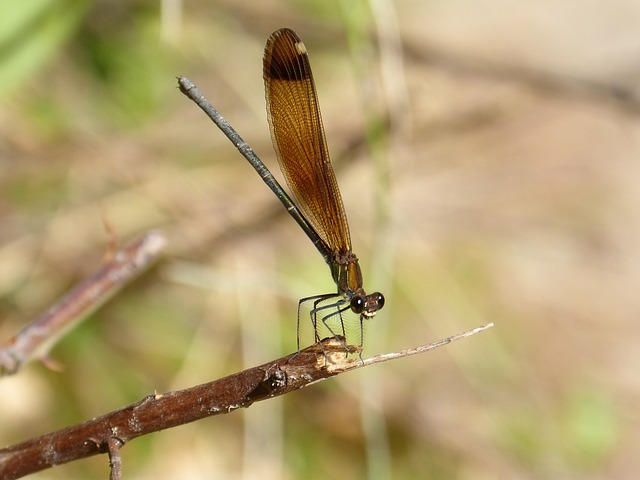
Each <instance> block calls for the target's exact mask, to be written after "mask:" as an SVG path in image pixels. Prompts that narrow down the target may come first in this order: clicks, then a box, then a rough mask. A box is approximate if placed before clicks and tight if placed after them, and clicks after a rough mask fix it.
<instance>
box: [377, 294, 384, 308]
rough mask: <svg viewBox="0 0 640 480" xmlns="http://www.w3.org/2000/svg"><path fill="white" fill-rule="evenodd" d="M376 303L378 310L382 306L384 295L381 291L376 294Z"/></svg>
mask: <svg viewBox="0 0 640 480" xmlns="http://www.w3.org/2000/svg"><path fill="white" fill-rule="evenodd" d="M376 303H377V304H378V310H380V309H381V308H382V307H384V295H382V294H381V293H377V294H376Z"/></svg>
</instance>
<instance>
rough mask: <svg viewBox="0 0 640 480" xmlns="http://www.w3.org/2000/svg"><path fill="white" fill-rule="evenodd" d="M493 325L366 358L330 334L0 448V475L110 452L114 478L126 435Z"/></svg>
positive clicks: (213, 412)
mask: <svg viewBox="0 0 640 480" xmlns="http://www.w3.org/2000/svg"><path fill="white" fill-rule="evenodd" d="M492 326H493V324H492V323H490V324H488V325H484V326H481V327H477V328H475V329H473V330H469V331H467V332H464V333H461V334H458V335H454V336H452V337H449V338H446V339H443V340H440V341H438V342H434V343H431V344H429V345H423V346H420V347H417V348H413V349H409V350H404V351H402V352H395V353H387V354H382V355H377V356H374V357H371V358H366V359H364V360H359V359H354V358H349V357H348V356H347V354H346V352H345V350H344V347H343V345H342V341H341V340H337V339H335V338H329V339H325V340H323V341H322V343H321V344H316V345H313V346H311V347H307V348H305V349H304V350H302V351H301V352H300V353H299V354H298V353H294V354H291V355H288V356H286V357H283V358H279V359H277V360H272V361H270V362H268V363H265V364H264V365H260V366H258V367H253V368H249V369H247V370H244V371H242V372H238V373H235V374H232V375H229V376H228V377H225V378H222V379H219V380H215V381H213V382H211V383H206V384H204V385H198V386H196V387H192V388H187V389H185V390H179V391H176V392H169V393H165V394H164V395H158V394H154V395H149V396H147V397H146V398H144V399H143V400H141V401H139V402H137V403H134V404H132V405H129V406H127V407H124V408H122V409H120V410H116V411H114V412H111V413H108V414H106V415H103V416H101V417H98V418H94V419H92V420H89V421H87V422H84V423H82V424H79V425H74V426H71V427H68V428H65V429H62V430H58V431H56V432H52V433H49V434H47V435H43V436H42V437H39V438H34V439H32V440H28V441H26V442H24V443H21V444H18V445H13V446H10V447H7V448H4V449H0V478H2V479H4V480H11V479H15V478H20V477H22V476H24V475H27V474H30V473H34V472H37V471H40V470H44V469H46V468H49V467H53V466H55V465H61V464H63V463H67V462H71V461H74V460H78V459H80V458H85V457H89V456H92V455H96V454H98V453H105V452H111V453H110V454H111V463H112V465H113V467H112V468H113V469H114V470H115V469H118V471H116V472H114V471H113V470H112V478H118V477H117V476H114V475H119V474H121V467H122V466H121V464H120V459H119V449H120V447H122V446H123V445H125V444H126V443H127V442H129V441H130V440H132V439H134V438H136V437H140V436H142V435H147V434H149V433H152V432H157V431H159V430H165V429H168V428H171V427H175V426H178V425H184V424H186V423H190V422H193V421H196V420H200V419H202V418H205V417H210V416H213V415H220V414H225V413H230V412H232V411H233V410H236V409H238V408H246V407H249V406H250V405H251V404H252V403H254V402H258V401H261V400H266V399H269V398H274V397H277V396H280V395H283V394H286V393H289V392H292V391H294V390H298V389H300V388H302V387H305V386H307V385H311V384H313V383H315V382H319V381H322V380H325V379H327V378H330V377H333V376H335V375H339V374H341V373H344V372H347V371H350V370H354V369H356V368H361V367H364V366H368V365H373V364H374V363H381V362H386V361H388V360H394V359H398V358H402V357H407V356H410V355H416V354H418V353H424V352H427V351H429V350H433V349H435V348H438V347H441V346H443V345H446V344H448V343H451V342H454V341H456V340H460V339H462V338H465V337H469V336H471V335H475V334H476V333H479V332H481V331H483V330H486V329H487V328H490V327H492ZM349 348H350V349H354V350H356V351H358V350H360V348H359V347H356V346H354V345H350V346H349Z"/></svg>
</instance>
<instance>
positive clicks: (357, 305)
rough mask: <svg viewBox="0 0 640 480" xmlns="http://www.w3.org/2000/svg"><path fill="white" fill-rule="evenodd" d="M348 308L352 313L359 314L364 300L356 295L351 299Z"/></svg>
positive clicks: (362, 308)
mask: <svg viewBox="0 0 640 480" xmlns="http://www.w3.org/2000/svg"><path fill="white" fill-rule="evenodd" d="M349 306H350V307H351V310H353V312H354V313H357V314H360V313H362V311H363V310H364V299H363V298H362V297H361V296H360V295H357V296H355V297H353V298H352V299H351V302H350V304H349Z"/></svg>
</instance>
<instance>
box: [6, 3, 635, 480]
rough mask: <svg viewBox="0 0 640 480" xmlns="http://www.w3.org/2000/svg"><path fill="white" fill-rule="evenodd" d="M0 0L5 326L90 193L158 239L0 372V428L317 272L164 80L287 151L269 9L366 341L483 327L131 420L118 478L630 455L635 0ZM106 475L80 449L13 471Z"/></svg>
mask: <svg viewBox="0 0 640 480" xmlns="http://www.w3.org/2000/svg"><path fill="white" fill-rule="evenodd" d="M8 3H9V2H5V5H4V6H2V7H0V11H2V12H1V14H0V18H2V19H4V20H1V21H0V23H2V24H3V25H4V28H0V32H4V33H2V34H0V45H2V48H0V85H2V89H1V91H0V102H1V103H0V105H1V108H0V188H1V192H2V194H1V195H0V215H1V217H0V218H1V223H0V310H1V317H0V339H6V338H8V337H10V336H11V335H12V334H13V333H15V332H16V331H17V330H18V329H20V328H21V327H22V326H23V325H24V324H25V323H26V322H28V321H29V320H30V319H32V318H34V317H35V316H36V315H37V314H38V313H39V312H41V311H42V310H44V309H46V308H47V307H48V306H49V305H50V304H51V303H53V302H54V301H55V299H56V298H57V297H58V296H60V295H61V294H63V293H64V292H65V291H67V290H68V289H69V288H71V287H72V286H73V285H74V284H75V283H77V282H78V281H80V280H81V279H82V278H84V277H85V276H86V275H88V274H89V273H90V272H92V271H93V270H95V269H96V268H97V267H98V265H99V264H100V262H101V260H102V258H103V257H104V253H105V248H106V243H107V241H108V238H107V234H106V232H105V227H104V220H103V219H105V218H106V219H107V221H108V223H109V224H110V225H111V226H112V227H113V229H114V230H115V231H116V232H117V234H118V236H119V238H120V241H121V242H126V241H127V240H129V239H131V238H133V237H135V236H136V235H138V234H140V233H141V232H144V231H145V230H147V229H150V228H160V229H162V230H163V231H164V232H165V233H166V235H167V236H168V238H169V246H168V249H167V252H166V254H165V256H164V257H163V259H162V260H161V261H160V262H159V263H158V265H157V266H156V267H155V268H154V269H152V270H151V271H149V272H147V273H146V274H145V275H144V276H143V277H142V278H140V279H139V280H137V281H136V282H135V283H134V284H132V285H130V286H129V287H128V288H127V289H126V290H125V291H123V292H122V293H121V294H120V295H118V296H117V297H115V298H114V299H112V300H111V301H110V302H109V303H108V304H107V305H106V306H105V307H103V308H102V309H101V310H99V311H98V312H96V313H95V314H93V315H92V316H91V317H90V318H89V319H88V320H87V321H86V322H84V323H83V324H82V325H81V326H80V327H79V328H77V329H76V330H75V331H73V332H72V333H71V334H70V335H69V336H68V337H67V338H65V339H64V340H63V341H62V342H61V343H60V344H59V345H58V346H57V347H56V348H55V349H54V351H53V352H52V353H53V357H54V358H55V359H56V360H57V361H59V362H61V363H62V364H64V366H65V370H64V371H63V372H62V373H57V372H53V371H50V370H47V369H46V368H45V367H44V366H42V365H40V364H31V365H29V366H27V367H26V368H25V369H24V370H23V371H21V372H20V373H19V374H18V375H16V376H14V377H11V378H3V379H0V399H1V402H0V405H1V407H0V444H2V445H8V444H13V443H18V442H21V441H23V440H26V439H28V438H30V437H33V436H37V435H40V434H43V433H46V432H48V431H51V430H55V429H58V428H62V427H65V426H68V425H71V424H74V423H78V422H81V421H82V420H85V419H88V418H91V417H94V416H97V415H100V414H103V413H105V412H108V411H111V410H114V409H117V408H119V407H121V406H124V405H127V404H129V403H133V402H135V401H137V400H139V399H141V398H142V397H143V396H145V395H147V394H149V393H152V392H153V391H154V390H156V391H158V392H164V391H167V390H170V389H178V388H185V387H188V386H192V385H195V384H198V383H204V382H206V381H209V380H212V379H215V378H218V377H221V376H224V375H226V374H229V373H232V372H234V371H237V370H238V369H241V368H243V367H245V366H250V365H255V364H259V363H263V362H265V361H268V360H270V359H272V358H276V357H278V356H281V355H284V354H286V353H289V352H292V351H293V350H294V349H295V341H296V334H295V324H296V320H295V314H296V313H295V312H296V304H297V300H298V299H299V298H301V297H303V296H308V295H313V294H317V293H323V292H330V291H333V289H334V285H333V283H332V281H331V278H330V275H329V271H328V269H327V267H326V265H324V263H323V261H322V259H321V257H320V256H319V255H318V253H317V252H316V251H315V249H314V248H313V246H312V245H311V244H310V242H309V241H308V240H307V239H306V238H305V236H304V234H303V233H302V232H301V231H300V229H299V228H298V227H297V226H296V225H295V223H294V222H293V220H292V219H291V218H289V217H288V216H287V215H286V214H285V213H284V211H283V209H282V207H281V206H280V204H279V203H278V202H277V200H276V199H275V197H274V196H273V195H272V193H271V192H270V191H269V190H268V189H267V188H266V186H264V185H263V184H262V183H261V181H260V179H259V178H258V176H257V175H256V174H255V172H253V171H252V170H251V168H250V167H249V166H248V165H247V164H246V162H245V161H244V159H243V158H242V157H241V156H240V155H239V154H238V153H237V152H236V151H235V150H234V148H233V146H231V145H230V144H229V142H228V141H227V140H226V139H225V138H224V137H223V135H222V134H221V133H220V132H219V131H217V129H216V128H215V127H214V126H213V125H212V124H211V123H210V122H209V120H208V119H207V118H206V117H205V116H204V115H203V114H202V112H200V111H199V110H198V109H197V107H195V105H194V104H192V103H191V102H190V101H188V100H187V99H186V98H185V97H184V96H183V95H181V94H180V92H179V91H178V90H177V88H176V81H175V76H176V75H186V76H188V77H189V78H191V79H192V80H193V81H194V82H195V83H196V84H197V85H198V86H199V87H200V88H201V89H202V90H203V91H204V93H205V94H206V95H207V96H208V98H209V99H210V100H211V101H212V102H213V103H214V105H216V107H217V108H218V109H219V110H220V111H221V112H222V114H223V115H225V117H226V118H228V119H229V120H230V121H231V122H232V124H233V125H234V126H235V128H236V129H237V130H238V131H239V132H240V134H241V135H242V136H243V137H244V138H245V139H246V140H247V141H249V142H250V143H251V145H252V146H253V148H254V150H255V151H256V152H257V153H258V154H259V155H260V156H261V157H262V158H263V160H264V161H265V162H266V163H267V164H268V165H270V166H271V167H272V168H273V170H274V172H275V173H276V174H277V176H278V178H281V177H280V173H279V172H276V170H277V167H276V165H275V158H274V154H273V150H272V147H271V145H270V140H269V134H268V127H267V122H266V115H265V110H264V97H263V95H264V94H263V84H262V78H261V68H262V63H261V62H262V50H263V48H264V43H265V41H266V39H267V37H268V35H269V34H270V33H271V32H272V31H274V30H276V29H277V28H279V27H282V26H288V27H291V28H293V29H295V30H296V31H297V32H298V33H299V34H300V36H301V37H302V38H303V40H304V41H305V43H306V45H307V48H308V50H309V52H310V58H311V62H312V66H313V68H314V73H315V78H316V83H317V88H318V94H319V98H320V104H321V106H322V112H323V116H324V122H325V130H326V133H327V137H328V142H329V148H330V150H331V152H332V157H333V161H334V164H335V168H336V172H337V176H338V181H339V183H340V186H341V189H342V194H343V199H344V202H345V206H346V209H347V213H348V216H349V220H350V224H351V232H352V239H353V244H354V250H355V252H356V253H357V254H358V256H359V257H360V258H361V264H362V267H363V270H364V273H365V286H366V287H367V288H368V289H369V290H381V291H383V292H384V293H385V295H386V297H387V306H386V307H385V309H384V310H383V311H381V312H380V313H379V314H378V316H377V317H376V318H375V319H374V320H372V321H371V322H369V323H368V325H367V329H366V338H365V346H366V350H365V353H366V354H375V353H378V352H387V351H393V350H399V349H402V348H408V347H412V346H415V345H418V344H422V343H426V342H429V341H433V340H436V339H439V338H441V337H445V336H449V335H452V334H454V333H458V332H460V331H462V330H466V329H469V328H473V327H475V326H477V325H480V324H483V323H488V322H495V328H493V329H491V330H489V331H488V332H485V333H483V334H481V335H479V336H476V337H473V338H471V339H469V340H465V341H463V342H460V343H456V344H453V345H450V346H447V347H445V348H443V349H440V350H437V351H435V352H432V353H429V354H426V355H422V356H418V357H412V358H408V359H404V360H400V361H395V362H391V363H387V364H382V365H377V366H374V367H372V368H369V369H364V370H359V371H356V372H353V373H350V374H348V375H343V376H341V377H340V378H337V379H334V380H331V381H329V382H325V383H323V384H320V385H316V386H313V387H311V388H308V389H305V390H303V391H300V392H297V393H294V394H291V395H287V396H286V397H283V398H279V399H275V400H271V401H268V402H264V403H262V404H256V405H254V406H252V407H251V408H250V409H248V410H245V411H236V412H234V413H232V414H230V415H226V416H221V417H215V418H213V419H207V420H204V421H201V422H198V423H196V424H192V425H188V426H183V427H180V428H177V429H174V430H171V431H165V432H162V433H158V434H154V435H151V436H148V437H145V438H142V439H138V440H135V441H133V442H131V443H130V444H128V445H127V446H126V448H124V450H123V461H124V471H125V478H129V479H148V478H181V479H191V478H194V479H195V478H246V479H249V478H260V479H298V478H306V479H320V478H323V479H325V478H345V479H347V478H372V479H391V478H393V479H404V478H433V479H441V478H456V479H494V478H509V479H517V478H522V479H528V478H535V479H549V478H563V479H572V478H580V479H583V478H584V479H601V478H616V479H626V478H629V479H631V478H636V475H637V471H638V470H640V457H639V456H638V451H640V425H639V423H640V409H639V408H638V405H639V404H640V398H639V397H640V373H639V372H638V370H639V367H638V366H639V365H640V348H639V340H640V322H639V319H638V315H639V312H640V294H639V292H638V288H639V287H640V247H639V244H640V207H639V205H640V188H639V187H638V185H639V182H640V166H639V165H640V163H639V159H640V35H639V34H638V32H640V3H639V2H637V1H635V0H619V1H617V2H605V1H603V0H600V1H597V0H568V1H564V2H555V1H550V0H545V1H540V2H514V1H500V0H492V1H478V0H459V1H446V2H445V1H431V0H428V1H417V0H414V1H411V0H404V1H402V0H399V1H396V2H391V1H387V0H371V1H370V2H365V1H352V2H351V1H350V2H346V1H345V2H339V1H332V0H330V1H320V0H316V1H302V0H300V1H295V2H285V1H279V0H268V1H264V2H249V1H231V0H224V1H217V2H205V1H199V2H184V3H181V2H179V1H172V0H166V1H164V2H160V3H157V2H143V1H137V2H108V1H101V2H100V1H99V2H88V1H85V2H82V1H78V0H76V1H71V0H68V1H58V2H54V1H46V0H37V1H36V0H29V1H24V2H19V3H17V4H15V5H14V4H11V5H9V4H8ZM18 4H20V5H24V7H19V8H18V7H17V5H18ZM0 26H1V25H0ZM306 340H307V342H306V343H309V341H310V338H309V336H307V339H306ZM303 343H304V342H303ZM107 475H108V459H107V458H106V456H100V457H93V458H91V459H87V460H83V461H80V462H75V463H73V464H69V465H65V466H61V467H59V468H56V469H54V470H50V471H45V472H42V473H40V474H37V475H34V476H33V477H32V478H40V479H58V478H65V479H70V478H74V479H75V478H106V477H107Z"/></svg>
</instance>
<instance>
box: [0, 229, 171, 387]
mask: <svg viewBox="0 0 640 480" xmlns="http://www.w3.org/2000/svg"><path fill="white" fill-rule="evenodd" d="M165 243H166V240H165V238H164V236H163V235H162V234H161V233H159V232H156V231H150V232H147V234H145V235H144V236H142V237H140V238H138V239H137V240H135V241H133V242H131V243H130V244H128V245H127V246H125V247H124V248H123V249H121V250H119V251H117V252H116V253H115V254H114V255H113V257H112V258H111V260H109V261H108V262H107V263H105V264H104V265H103V266H102V267H101V268H100V270H98V271H97V272H96V273H94V274H93V275H91V276H90V277H89V278H87V279H86V280H85V281H83V282H82V283H81V284H79V285H78V286H77V287H75V288H74V289H73V290H71V292H69V293H68V294H67V295H66V296H64V297H63V298H62V299H60V300H59V301H58V302H57V303H56V304H55V305H54V306H52V307H51V308H50V309H49V310H47V311H46V312H45V313H43V314H42V315H41V316H40V317H38V318H37V319H36V320H34V321H33V322H32V323H30V324H29V325H27V326H26V327H24V328H23V329H22V330H21V331H20V332H19V333H17V334H16V335H15V336H14V337H12V338H10V339H9V340H7V341H6V342H5V343H4V344H3V345H2V346H1V347H0V376H3V375H11V374H13V373H16V372H17V371H18V370H19V369H20V368H21V367H22V366H23V365H24V364H25V363H27V362H28V361H30V360H33V359H36V358H39V359H43V358H44V357H45V356H46V354H47V352H48V351H49V349H51V347H52V346H53V345H54V344H55V343H56V342H57V341H58V340H59V339H60V338H61V337H62V336H64V334H66V333H67V332H68V331H69V330H71V329H72V328H73V327H74V326H76V325H77V324H78V323H79V322H80V321H81V320H83V319H84V318H86V317H87V316H88V315H89V314H91V313H92V312H93V311H95V310H96V309H97V308H98V307H100V306H101V305H102V304H103V303H104V302H106V301H107V300H108V299H109V298H110V297H111V296H112V295H113V294H115V293H116V292H117V291H118V290H120V289H121V288H122V287H123V286H124V285H126V284H127V283H129V282H130V281H131V280H132V279H134V278H135V277H136V276H137V275H138V274H140V273H141V272H143V271H144V270H145V269H147V268H148V267H149V266H150V265H151V264H152V262H153V261H154V260H155V259H156V258H157V257H158V255H159V253H160V251H161V250H162V249H163V248H164V245H165Z"/></svg>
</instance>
